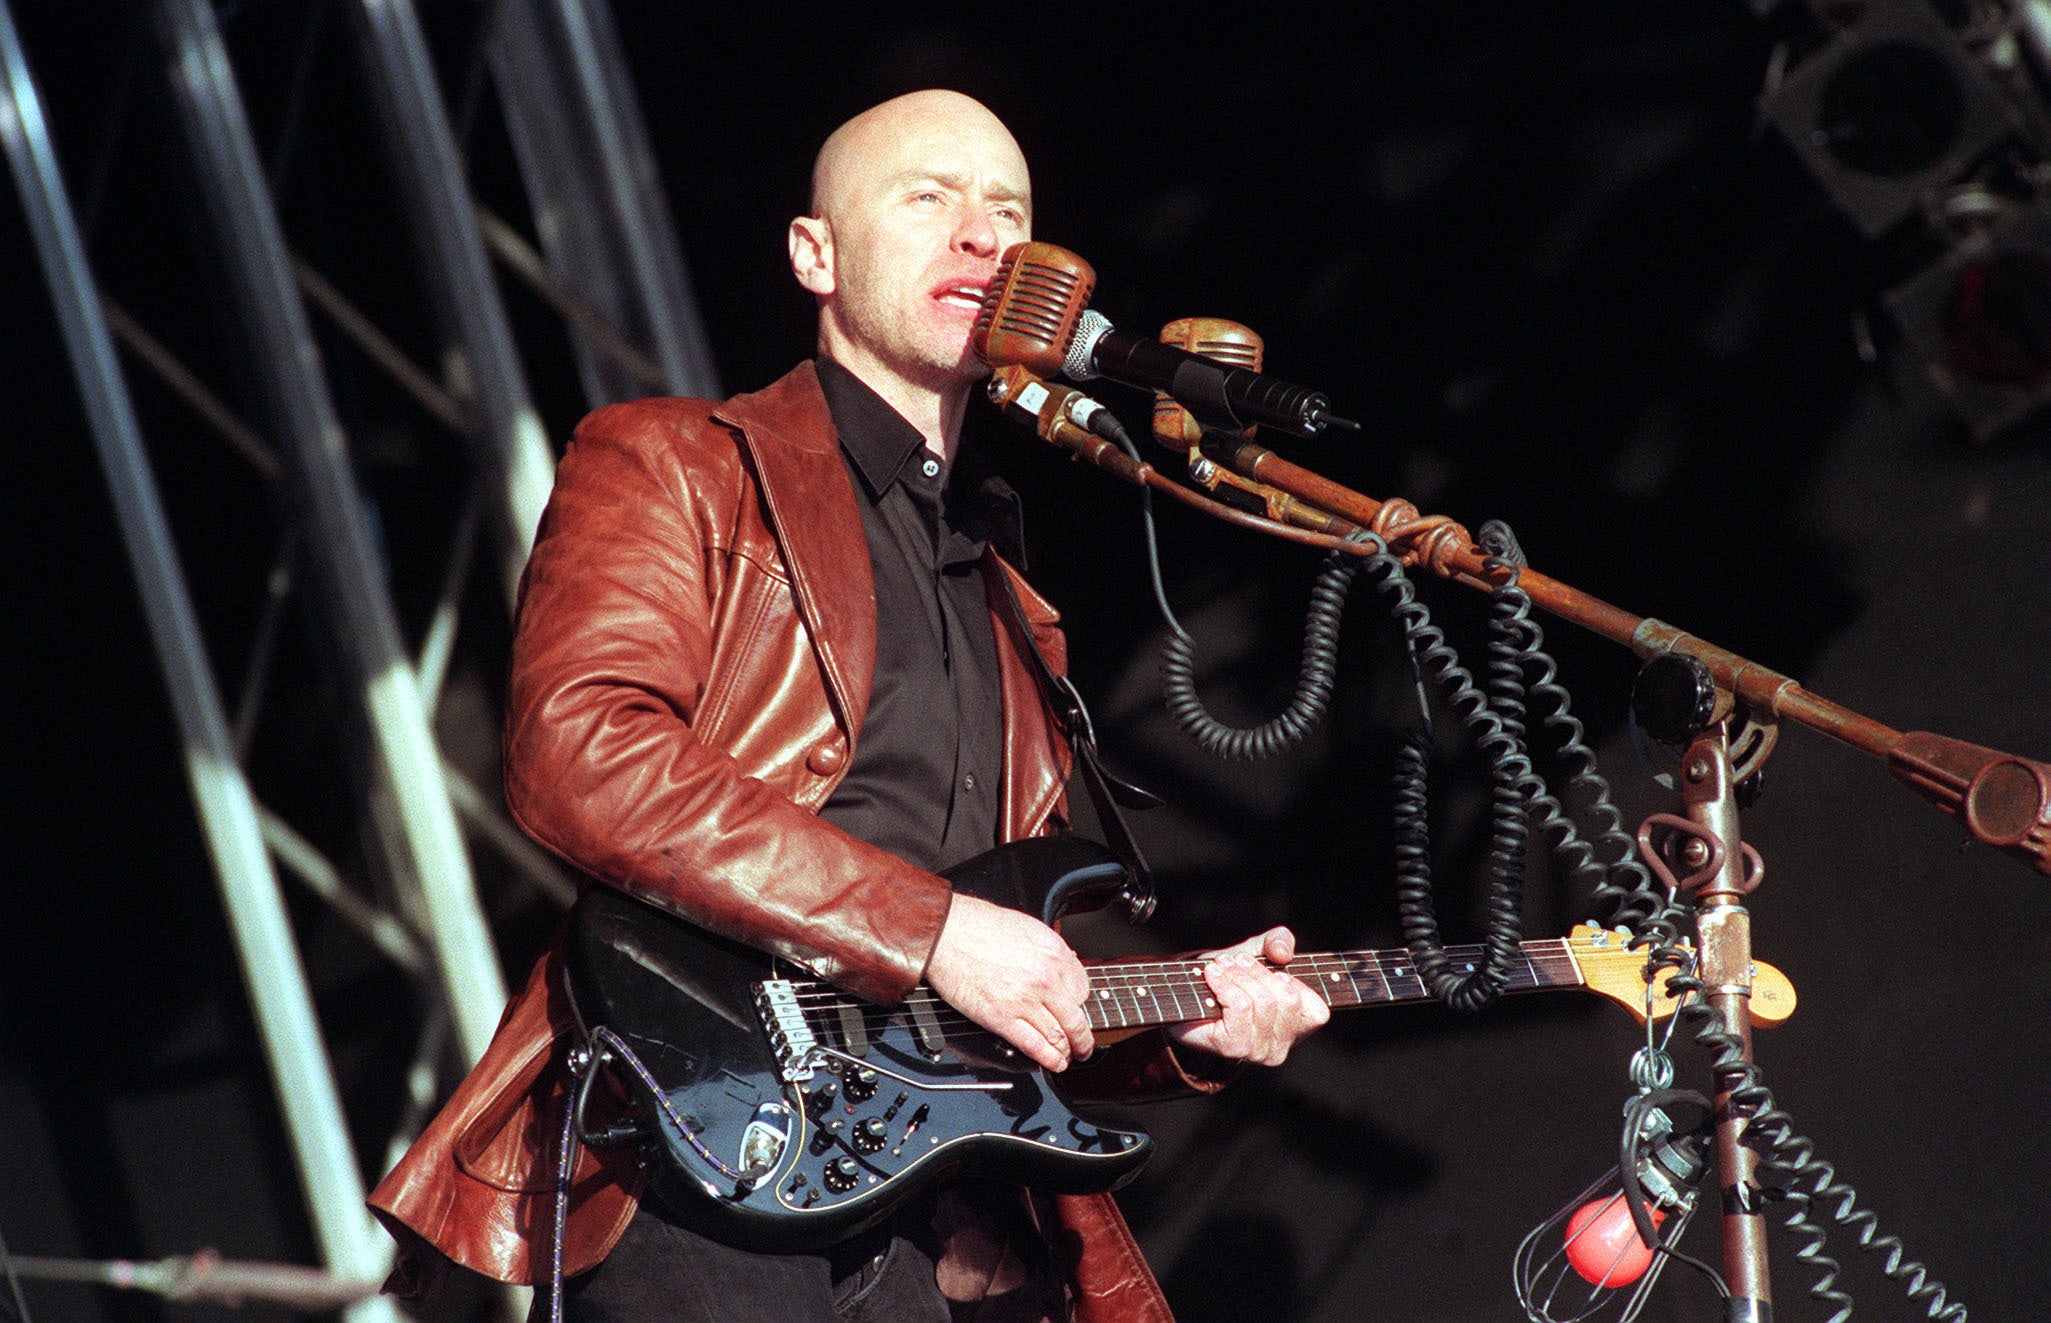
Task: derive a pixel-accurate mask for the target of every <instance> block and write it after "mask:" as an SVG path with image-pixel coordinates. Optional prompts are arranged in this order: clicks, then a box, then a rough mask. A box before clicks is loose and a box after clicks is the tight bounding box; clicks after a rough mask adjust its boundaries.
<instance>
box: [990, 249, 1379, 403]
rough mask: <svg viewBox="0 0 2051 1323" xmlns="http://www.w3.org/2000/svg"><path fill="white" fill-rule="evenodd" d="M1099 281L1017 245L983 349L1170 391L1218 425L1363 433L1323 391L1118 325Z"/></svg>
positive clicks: (1000, 360) (1039, 368) (1000, 282)
mask: <svg viewBox="0 0 2051 1323" xmlns="http://www.w3.org/2000/svg"><path fill="white" fill-rule="evenodd" d="M1096 281H1097V273H1096V271H1095V269H1094V268H1092V267H1091V266H1090V264H1089V263H1088V262H1086V261H1084V260H1083V259H1082V258H1080V257H1078V256H1076V255H1075V254H1074V253H1072V252H1069V251H1068V250H1067V249H1066V248H1061V247H1057V246H1056V245H1054V244H1051V243H1024V244H1016V245H1014V246H1012V247H1011V248H1010V249H1008V250H1006V252H1005V254H1004V256H1003V258H1002V259H1001V261H1000V262H999V264H998V269H997V275H996V278H995V279H993V280H992V281H991V282H990V287H989V289H988V290H987V291H985V292H984V295H983V306H982V309H981V311H979V312H978V313H977V314H976V322H975V326H974V329H973V330H972V331H971V339H972V342H973V343H974V345H975V349H976V353H977V354H978V355H980V356H981V357H982V359H983V361H984V362H986V363H988V364H990V366H992V367H1007V366H1011V365H1018V366H1022V367H1026V368H1030V369H1031V370H1032V371H1033V373H1034V374H1035V375H1036V376H1040V377H1052V376H1060V375H1065V376H1066V377H1068V379H1069V380H1071V381H1089V380H1092V379H1093V378H1096V377H1109V378H1110V379H1111V380H1113V381H1119V382H1123V383H1125V384H1126V385H1128V386H1138V387H1141V388H1142V389H1146V390H1159V391H1166V392H1167V393H1168V394H1170V395H1173V396H1174V397H1175V398H1176V399H1177V400H1178V401H1180V402H1181V403H1182V404H1183V406H1184V407H1186V408H1187V409H1189V411H1190V412H1192V413H1194V414H1196V415H1197V417H1198V419H1199V420H1200V421H1202V422H1203V423H1205V424H1206V425H1208V426H1212V427H1226V428H1232V429H1235V430H1236V429H1239V428H1245V427H1252V426H1257V425H1265V426H1268V427H1279V428H1281V429H1283V430H1285V431H1290V432H1295V433H1298V434H1299V435H1302V436H1316V435H1317V434H1318V433H1320V432H1322V431H1324V430H1325V428H1327V427H1343V428H1348V429H1351V430H1353V431H1359V430H1360V425H1359V424H1358V423H1355V422H1351V421H1349V420H1347V419H1344V418H1339V417H1336V416H1334V415H1333V414H1332V413H1331V412H1330V409H1331V402H1330V401H1329V400H1328V399H1326V398H1325V396H1323V395H1322V394H1319V393H1318V392H1317V391H1314V390H1310V389H1307V388H1305V387H1302V386H1292V385H1290V384H1289V383H1288V382H1286V381H1277V380H1275V379H1274V378H1273V377H1269V376H1265V375H1263V374H1261V373H1259V372H1252V371H1248V370H1246V369H1245V368H1241V367H1237V366H1234V365H1232V364H1230V363H1219V362H1215V361H1213V360H1211V359H1208V358H1205V357H1203V356H1202V355H1200V354H1193V353H1189V352H1188V351H1186V350H1182V349H1177V348H1175V347H1173V346H1170V345H1164V344H1162V343H1161V342H1160V341H1158V340H1154V339H1150V338H1148V337H1146V336H1141V335H1133V334H1131V333H1130V332H1126V331H1120V330H1116V329H1114V328H1113V327H1112V325H1111V323H1110V321H1109V320H1108V319H1107V318H1106V317H1104V315H1103V314H1101V313H1099V312H1096V311H1094V310H1092V309H1091V308H1090V306H1089V300H1090V294H1091V292H1092V291H1093V290H1094V289H1095V287H1096Z"/></svg>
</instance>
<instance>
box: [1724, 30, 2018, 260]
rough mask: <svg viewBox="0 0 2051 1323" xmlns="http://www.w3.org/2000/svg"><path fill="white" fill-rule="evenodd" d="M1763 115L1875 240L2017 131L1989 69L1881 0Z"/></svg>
mask: <svg viewBox="0 0 2051 1323" xmlns="http://www.w3.org/2000/svg"><path fill="white" fill-rule="evenodd" d="M1761 109H1762V111H1763V113H1764V114H1765V116H1766V118H1767V119H1769V120H1771V121H1772V122H1773V123H1774V124H1775V125H1776V126H1777V127H1778V128H1779V129H1780V131H1781V132H1782V133H1783V134H1784V135H1786V137H1787V139H1788V141H1789V143H1790V144H1791V145H1792V146H1793V147H1794V149H1795V151H1796V153H1797V154H1798V155H1799V156H1800V157H1801V159H1802V162H1803V164H1805V165H1806V166H1807V167H1808V169H1809V171H1810V173H1812V174H1813V175H1815V176H1816V178H1817V179H1818V180H1819V181H1820V182H1821V183H1822V184H1823V186H1824V187H1825V188H1826V189H1827V190H1828V191H1829V193H1830V195H1831V199H1832V201H1833V202H1834V203H1836V205H1837V206H1838V208H1839V210H1841V211H1843V212H1844V213H1845V214H1846V215H1847V216H1848V217H1850V219H1851V220H1852V222H1853V224H1855V225H1857V226H1858V228H1859V230H1860V232H1861V233H1862V234H1864V235H1865V236H1866V237H1868V238H1873V237H1876V236H1878V235H1880V234H1881V233H1883V232H1885V231H1886V230H1888V229H1890V228H1891V227H1893V226H1894V225H1895V224H1896V223H1898V222H1900V221H1901V220H1903V219H1904V218H1905V217H1907V216H1909V215H1910V214H1912V213H1914V212H1916V211H1917V210H1918V209H1919V208H1920V207H1921V206H1922V205H1923V203H1924V202H1925V200H1926V199H1927V198H1928V197H1929V196H1931V195H1932V194H1933V193H1934V192H1935V191H1937V190H1940V189H1943V188H1945V187H1947V186H1948V185H1951V184H1953V183H1955V182H1957V181H1958V180H1959V179H1960V178H1961V177H1962V176H1963V175H1964V174H1965V172H1966V171H1967V170H1968V169H1969V168H1970V166H1971V165H1972V163H1973V162H1974V161H1975V160H1976V159H1978V158H1979V157H1981V156H1982V155H1984V154H1985V153H1986V152H1987V151H1988V150H1989V149H1991V148H1992V147H1994V146H1995V145H1996V144H1997V143H1998V142H2000V141H2001V140H2002V139H2003V138H2005V137H2008V136H2010V135H2011V134H2013V133H2015V132H2016V131H2017V129H2018V128H2019V124H2018V121H2017V119H2016V116H2015V112H2014V110H2013V109H2012V107H2011V105H2010V103H2009V102H2008V100H2007V99H2006V98H2005V97H2004V96H2003V94H2002V92H2001V89H2000V88H1999V87H1998V86H1997V85H1996V83H1995V81H1994V79H1993V77H1992V76H1991V75H1990V73H1989V72H1988V70H1987V69H1986V68H1984V67H1983V66H1982V64H1981V63H1980V61H1979V60H1978V59H1977V58H1976V57H1975V56H1974V55H1973V53H1972V52H1971V51H1969V50H1968V49H1967V48H1966V46H1965V44H1964V43H1963V42H1961V41H1960V40H1959V37H1958V35H1957V34H1956V33H1955V32H1953V31H1952V29H1951V28H1950V27H1949V26H1947V25H1946V24H1945V22H1944V21H1943V19H1942V18H1941V17H1939V15H1938V14H1937V12H1936V11H1935V10H1934V9H1932V8H1931V7H1930V6H1929V5H1928V4H1926V3H1924V2H1923V0H1875V3H1874V4H1873V5H1872V6H1871V7H1870V8H1869V9H1868V10H1867V11H1866V12H1865V13H1864V14H1862V15H1861V16H1860V17H1859V19H1858V21H1857V22H1855V23H1853V24H1852V25H1850V26H1849V27H1847V28H1845V29H1844V30H1843V31H1841V32H1839V33H1837V34H1835V35H1834V36H1833V37H1831V39H1830V40H1829V41H1828V42H1826V43H1825V44H1824V46H1823V47H1822V48H1821V49H1820V50H1818V51H1817V52H1816V53H1815V54H1813V55H1811V56H1809V57H1808V58H1807V59H1805V60H1803V61H1801V62H1800V63H1799V64H1797V65H1795V67H1794V68H1793V69H1792V70H1790V71H1789V73H1788V75H1787V76H1786V78H1785V79H1784V80H1783V81H1782V83H1781V85H1780V86H1779V87H1778V88H1776V89H1774V90H1773V91H1772V92H1770V93H1769V94H1768V96H1767V98H1766V101H1765V103H1764V105H1763V106H1762V108H1761Z"/></svg>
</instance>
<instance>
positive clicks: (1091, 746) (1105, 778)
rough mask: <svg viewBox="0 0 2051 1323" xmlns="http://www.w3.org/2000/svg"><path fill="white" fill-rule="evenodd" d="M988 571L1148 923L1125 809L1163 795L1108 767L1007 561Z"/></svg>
mask: <svg viewBox="0 0 2051 1323" xmlns="http://www.w3.org/2000/svg"><path fill="white" fill-rule="evenodd" d="M986 569H987V570H988V572H989V573H990V574H993V575H994V576H995V577H996V580H997V585H998V589H999V593H1000V595H1001V596H1002V597H1003V599H1004V603H1005V605H1006V606H1007V607H1008V608H1009V610H1010V613H1011V625H1012V630H1013V632H1014V633H1015V634H1016V635H1017V636H1018V640H1019V647H1020V648H1021V649H1022V650H1023V651H1024V652H1025V654H1026V656H1028V657H1030V658H1032V662H1033V674H1034V675H1035V676H1037V677H1038V679H1039V682H1040V691H1041V693H1042V694H1044V695H1045V697H1046V700H1047V706H1048V707H1049V708H1050V709H1051V710H1052V711H1053V713H1054V719H1055V720H1056V721H1058V722H1060V723H1061V729H1062V733H1063V734H1065V735H1066V736H1067V737H1068V746H1069V748H1070V749H1072V750H1074V752H1075V765H1076V770H1077V771H1078V772H1079V773H1080V774H1081V775H1082V783H1083V785H1084V787H1085V788H1086V789H1087V790H1088V791H1089V796H1090V803H1091V804H1092V805H1094V806H1095V808H1096V810H1097V820H1098V823H1099V825H1101V826H1102V828H1103V831H1104V843H1105V844H1106V845H1108V846H1109V847H1110V848H1111V853H1112V854H1113V855H1115V856H1117V859H1118V862H1119V863H1121V864H1123V865H1125V870H1126V872H1127V873H1128V874H1130V875H1131V881H1130V882H1129V883H1128V884H1127V885H1126V888H1125V891H1124V893H1123V894H1122V896H1121V898H1120V899H1121V900H1122V902H1123V904H1124V906H1125V909H1126V914H1127V917H1128V918H1130V920H1131V921H1132V922H1134V923H1144V922H1145V921H1146V920H1147V918H1148V916H1150V915H1151V914H1153V912H1154V901H1155V894H1154V876H1153V873H1152V871H1151V870H1149V869H1148V868H1147V862H1146V857H1145V856H1144V855H1142V854H1141V853H1140V848H1139V842H1138V841H1136V840H1134V839H1133V836H1132V830H1131V828H1129V827H1128V826H1127V825H1126V822H1125V815H1124V814H1123V813H1122V812H1121V807H1122V808H1128V809H1134V810H1139V809H1150V808H1159V807H1160V805H1161V798H1160V796H1158V795H1156V794H1154V793H1153V792H1152V791H1150V790H1146V789H1143V788H1141V787H1139V786H1136V785H1134V784H1133V783H1132V782H1130V781H1127V780H1124V779H1123V778H1121V777H1119V776H1118V775H1117V774H1116V773H1114V772H1112V771H1111V770H1110V769H1109V768H1107V767H1105V766H1104V758H1103V754H1102V753H1100V752H1099V751H1098V749H1097V731H1096V727H1095V726H1094V725H1093V724H1092V723H1091V721H1090V710H1089V708H1088V707H1086V706H1085V705H1084V704H1083V701H1082V695H1081V694H1080V693H1078V692H1077V691H1076V687H1075V684H1074V682H1073V681H1071V680H1070V679H1069V678H1068V677H1067V676H1065V675H1060V674H1057V673H1056V672H1055V670H1054V668H1053V667H1052V666H1051V665H1049V664H1048V662H1047V658H1046V655H1045V654H1044V653H1042V652H1041V651H1040V644H1039V641H1038V640H1037V639H1035V638H1034V637H1033V626H1032V622H1031V621H1030V620H1028V619H1027V618H1026V613H1025V604H1024V603H1022V602H1020V601H1019V600H1018V590H1017V589H1016V588H1014V587H1013V586H1012V583H1011V575H1010V574H1009V573H1008V572H1007V571H1006V570H1005V568H1004V566H1003V565H1002V564H991V565H987V566H986Z"/></svg>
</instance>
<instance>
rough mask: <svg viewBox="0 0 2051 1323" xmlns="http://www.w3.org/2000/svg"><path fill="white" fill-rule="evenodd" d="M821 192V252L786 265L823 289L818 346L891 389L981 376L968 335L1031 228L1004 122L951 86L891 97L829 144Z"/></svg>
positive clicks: (1018, 162)
mask: <svg viewBox="0 0 2051 1323" xmlns="http://www.w3.org/2000/svg"><path fill="white" fill-rule="evenodd" d="M816 189H817V192H818V194H819V196H818V199H817V205H818V207H819V209H820V211H821V213H822V214H821V216H819V217H816V218H810V219H811V220H812V222H813V223H814V224H820V223H823V230H822V231H821V232H822V234H823V236H824V242H823V244H822V245H821V246H820V253H821V255H820V257H819V260H818V262H817V264H816V266H815V268H814V269H813V270H812V272H811V278H809V279H808V278H807V271H806V269H805V266H804V263H803V262H802V261H801V260H800V259H799V258H798V256H797V254H796V253H795V251H794V254H793V261H794V263H797V265H798V268H799V278H800V280H801V281H804V283H805V284H806V285H807V287H808V288H811V289H812V290H813V292H814V293H817V294H820V295H821V296H822V298H821V303H820V345H821V348H822V349H823V350H824V351H825V352H826V353H827V354H828V355H829V356H830V357H832V358H833V359H834V360H835V361H837V362H839V363H841V364H842V365H843V366H846V367H848V368H850V369H852V370H853V371H854V372H855V373H856V374H857V375H858V376H862V377H863V378H864V379H865V380H867V381H869V383H870V384H871V385H872V386H874V387H876V388H878V389H879V390H885V392H886V393H888V387H889V385H891V384H893V381H892V379H894V381H895V382H902V383H903V384H905V385H907V386H911V387H914V388H918V389H927V390H937V391H941V392H946V391H948V390H950V389H958V388H959V387H960V386H962V385H963V384H965V383H967V382H970V381H973V380H975V379H976V378H978V377H980V376H982V375H983V374H984V373H985V372H987V370H988V369H987V368H985V367H984V365H983V364H982V362H981V361H980V360H978V359H977V358H976V356H975V351H974V349H972V348H971V347H970V343H969V331H970V328H971V326H972V325H973V324H974V322H975V318H976V312H977V310H978V308H979V306H980V304H981V301H982V296H983V291H984V289H985V288H986V287H987V285H988V284H989V281H990V278H991V277H992V276H993V275H994V274H995V272H996V269H997V257H998V254H1000V253H1002V252H1003V251H1004V250H1005V249H1006V248H1008V247H1010V246H1011V245H1012V244H1015V243H1019V242H1022V241H1024V240H1026V239H1028V238H1030V237H1032V212H1031V208H1032V200H1031V185H1030V183H1029V181H1028V179H1027V174H1026V164H1025V159H1024V157H1023V156H1022V155H1021V154H1020V152H1019V150H1018V144H1017V143H1016V142H1014V141H1013V140H1012V137H1011V134H1010V133H1009V132H1007V131H1006V130H1005V128H1004V126H1003V125H1002V124H1001V123H999V122H998V121H997V119H996V118H995V117H994V116H992V115H991V114H990V112H989V111H987V110H985V109H984V108H983V107H982V106H980V105H978V104H977V103H976V102H974V101H971V100H969V99H968V98H966V97H962V96H958V95H956V94H953V93H917V94H914V95H913V96H910V97H903V98H899V99H898V100H897V101H893V102H887V103H885V104H884V105H883V106H879V107H877V108H876V109H875V110H874V111H871V112H869V114H867V115H864V116H862V117H860V118H859V119H857V120H855V121H852V122H851V123H850V124H849V125H848V126H847V127H846V128H845V129H843V131H842V132H841V133H840V134H837V135H836V136H835V139H834V140H833V141H830V142H829V144H828V147H827V149H826V151H825V152H824V153H822V156H821V161H820V170H819V177H818V180H817V184H816ZM804 223H805V222H804V221H803V220H801V221H800V222H799V224H804ZM794 235H795V231H794ZM879 374H880V376H879Z"/></svg>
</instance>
